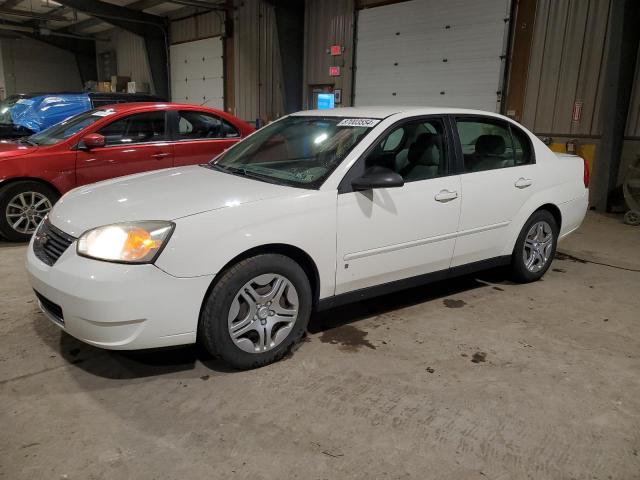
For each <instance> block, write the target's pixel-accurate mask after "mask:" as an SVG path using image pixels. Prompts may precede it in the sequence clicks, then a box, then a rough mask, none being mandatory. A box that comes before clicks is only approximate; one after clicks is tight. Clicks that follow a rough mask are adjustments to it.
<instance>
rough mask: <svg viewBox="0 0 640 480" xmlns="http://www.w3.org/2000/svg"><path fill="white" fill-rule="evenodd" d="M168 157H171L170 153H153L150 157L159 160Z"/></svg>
mask: <svg viewBox="0 0 640 480" xmlns="http://www.w3.org/2000/svg"><path fill="white" fill-rule="evenodd" d="M169 155H171V154H170V153H167V152H164V153H154V154H153V155H151V156H152V157H153V158H155V159H157V160H160V159H162V158H164V157H168V156H169Z"/></svg>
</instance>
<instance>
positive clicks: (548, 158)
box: [503, 135, 589, 255]
mask: <svg viewBox="0 0 640 480" xmlns="http://www.w3.org/2000/svg"><path fill="white" fill-rule="evenodd" d="M531 137H532V142H533V145H534V148H535V152H536V165H535V168H536V179H537V182H538V188H537V190H536V191H535V193H534V194H533V195H531V197H530V198H529V199H528V200H527V201H526V202H525V204H524V205H523V206H522V208H521V209H520V211H519V212H518V214H517V215H516V217H515V218H514V219H513V221H512V222H511V224H510V225H509V227H508V228H509V233H508V237H507V238H509V239H510V240H509V242H508V243H507V244H506V245H505V247H504V250H503V255H510V254H511V252H512V251H513V247H514V245H515V242H516V240H517V238H518V235H519V234H520V230H521V229H522V227H523V225H524V224H525V222H526V221H527V219H528V218H529V217H530V216H531V214H533V212H535V211H536V210H538V209H539V208H540V207H541V206H543V205H546V204H553V205H555V206H557V207H558V208H559V209H560V213H561V217H562V225H561V230H560V237H563V236H565V235H567V234H568V233H570V232H572V231H573V230H575V229H577V228H578V227H579V226H580V224H581V223H582V220H583V219H584V216H585V214H586V211H587V202H588V196H589V195H588V192H589V190H588V189H587V188H585V186H584V183H583V173H584V171H583V168H584V166H583V165H584V164H583V160H582V158H580V157H578V156H573V155H564V156H561V157H559V156H557V155H556V154H555V153H553V152H552V151H551V150H550V149H549V148H548V147H547V146H546V145H545V144H544V143H542V142H541V141H540V140H539V139H538V138H537V137H534V136H533V135H531Z"/></svg>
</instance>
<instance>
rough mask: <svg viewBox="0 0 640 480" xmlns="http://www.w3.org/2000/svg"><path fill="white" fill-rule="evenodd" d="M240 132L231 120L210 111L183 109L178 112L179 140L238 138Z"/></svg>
mask: <svg viewBox="0 0 640 480" xmlns="http://www.w3.org/2000/svg"><path fill="white" fill-rule="evenodd" d="M239 136H240V132H238V130H237V129H236V128H235V127H234V126H233V125H231V124H230V123H229V122H227V121H225V120H223V119H222V118H220V117H217V116H215V115H212V114H210V113H208V112H200V111H197V110H181V111H180V112H178V131H177V140H205V139H210V140H213V139H217V138H237V137H239Z"/></svg>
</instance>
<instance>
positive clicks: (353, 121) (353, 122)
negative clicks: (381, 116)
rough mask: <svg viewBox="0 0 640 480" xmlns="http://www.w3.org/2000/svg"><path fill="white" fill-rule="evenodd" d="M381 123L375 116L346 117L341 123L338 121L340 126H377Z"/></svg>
mask: <svg viewBox="0 0 640 480" xmlns="http://www.w3.org/2000/svg"><path fill="white" fill-rule="evenodd" d="M379 123H380V120H378V119H375V118H345V119H344V120H342V121H341V122H340V123H338V125H337V126H338V127H367V128H371V127H375V126H376V125H377V124H379Z"/></svg>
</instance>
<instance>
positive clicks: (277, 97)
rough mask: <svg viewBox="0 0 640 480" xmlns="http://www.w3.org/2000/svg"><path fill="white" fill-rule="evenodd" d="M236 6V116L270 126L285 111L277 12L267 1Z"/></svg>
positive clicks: (252, 0) (247, 1)
mask: <svg viewBox="0 0 640 480" xmlns="http://www.w3.org/2000/svg"><path fill="white" fill-rule="evenodd" d="M234 6H235V7H236V8H235V11H234V16H233V20H234V33H233V41H234V46H233V48H234V52H235V62H234V86H235V99H236V100H235V103H236V111H235V115H236V116H237V117H239V118H241V119H242V120H245V121H248V122H252V123H253V122H255V120H256V118H260V119H261V121H262V122H263V123H266V122H268V121H270V120H274V119H277V118H279V117H280V116H281V115H282V112H284V103H283V99H282V68H281V62H280V49H279V47H278V37H277V29H276V17H275V11H274V8H273V6H272V5H271V4H270V3H268V2H266V1H263V0H242V1H240V0H237V1H236V2H235V3H234Z"/></svg>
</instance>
